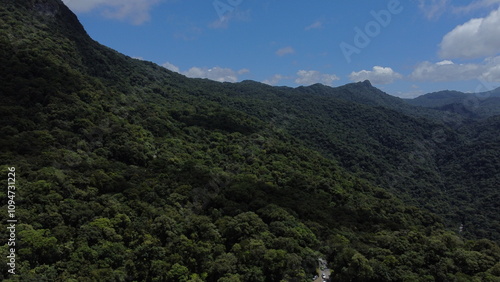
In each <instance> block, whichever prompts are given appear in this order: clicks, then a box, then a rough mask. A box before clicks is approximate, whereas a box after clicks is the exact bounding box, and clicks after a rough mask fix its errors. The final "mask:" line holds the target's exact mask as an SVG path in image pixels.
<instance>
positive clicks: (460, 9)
mask: <svg viewBox="0 0 500 282" xmlns="http://www.w3.org/2000/svg"><path fill="white" fill-rule="evenodd" d="M499 3H500V0H479V1H474V2H472V3H470V4H469V5H466V6H457V7H453V12H454V13H464V14H465V13H470V12H471V11H474V10H478V9H484V8H488V7H491V6H493V5H496V4H499Z"/></svg>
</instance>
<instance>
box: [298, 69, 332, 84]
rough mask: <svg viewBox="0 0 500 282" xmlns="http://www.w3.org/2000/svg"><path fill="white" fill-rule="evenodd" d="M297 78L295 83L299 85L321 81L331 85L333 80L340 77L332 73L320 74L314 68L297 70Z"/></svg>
mask: <svg viewBox="0 0 500 282" xmlns="http://www.w3.org/2000/svg"><path fill="white" fill-rule="evenodd" d="M297 76H298V78H297V79H295V83H297V84H301V85H311V84H315V83H322V84H325V85H330V86H331V85H332V83H333V82H334V81H335V80H339V79H340V78H339V77H338V76H336V75H334V74H322V73H320V72H319V71H315V70H308V71H306V70H299V71H298V72H297Z"/></svg>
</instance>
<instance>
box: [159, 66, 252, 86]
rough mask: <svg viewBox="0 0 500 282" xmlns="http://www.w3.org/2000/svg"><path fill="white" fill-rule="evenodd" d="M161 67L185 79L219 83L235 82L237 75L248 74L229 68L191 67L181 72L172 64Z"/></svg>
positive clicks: (245, 71) (244, 70) (242, 70)
mask: <svg viewBox="0 0 500 282" xmlns="http://www.w3.org/2000/svg"><path fill="white" fill-rule="evenodd" d="M162 67H164V68H167V69H169V70H171V71H175V72H178V73H180V74H183V75H185V76H187V77H191V78H208V79H210V80H215V81H219V82H237V81H238V80H239V77H238V76H239V75H243V74H247V73H249V72H250V70H248V69H240V70H237V71H235V70H232V69H230V68H221V67H213V68H207V67H203V68H200V67H192V68H190V69H189V70H187V71H181V70H180V68H179V67H178V66H176V65H174V64H171V63H169V62H166V63H164V64H162Z"/></svg>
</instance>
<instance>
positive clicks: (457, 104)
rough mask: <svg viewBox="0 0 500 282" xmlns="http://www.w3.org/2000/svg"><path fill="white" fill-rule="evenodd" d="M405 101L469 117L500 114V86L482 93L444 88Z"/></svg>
mask: <svg viewBox="0 0 500 282" xmlns="http://www.w3.org/2000/svg"><path fill="white" fill-rule="evenodd" d="M405 101H406V102H407V103H409V104H411V105H414V106H422V107H426V108H433V109H437V110H442V111H446V112H448V113H450V112H453V113H456V114H460V115H462V116H465V117H467V118H485V117H490V116H495V115H500V88H497V89H494V90H491V91H486V92H480V93H463V92H459V91H449V90H444V91H439V92H434V93H429V94H425V95H422V96H419V97H417V98H414V99H407V100H405Z"/></svg>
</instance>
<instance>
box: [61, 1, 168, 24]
mask: <svg viewBox="0 0 500 282" xmlns="http://www.w3.org/2000/svg"><path fill="white" fill-rule="evenodd" d="M160 1H162V0H86V1H80V0H63V2H64V4H66V5H67V6H68V7H69V8H70V9H71V10H72V11H74V12H76V13H86V12H90V11H92V10H94V9H97V8H103V10H102V15H103V16H105V17H107V18H112V19H120V20H123V19H129V20H131V21H132V23H133V24H136V25H139V24H142V23H144V22H146V21H148V20H149V19H150V14H149V12H150V10H151V8H152V7H153V6H154V5H155V4H158V3H159V2H160Z"/></svg>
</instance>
